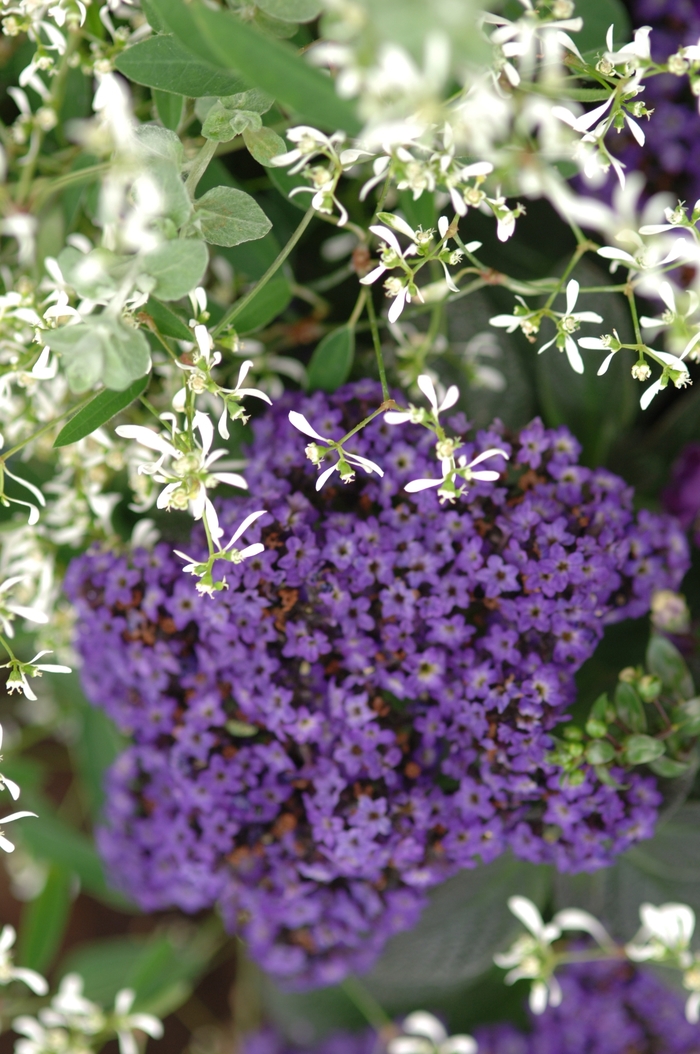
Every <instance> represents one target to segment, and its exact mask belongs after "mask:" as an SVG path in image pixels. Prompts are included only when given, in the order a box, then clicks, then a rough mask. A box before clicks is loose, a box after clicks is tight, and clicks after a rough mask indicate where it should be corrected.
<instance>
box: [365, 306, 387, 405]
mask: <svg viewBox="0 0 700 1054" xmlns="http://www.w3.org/2000/svg"><path fill="white" fill-rule="evenodd" d="M367 314H368V316H369V327H370V329H371V331H372V343H373V344H374V351H375V354H376V356H377V368H378V369H379V380H380V381H381V382H382V396H383V398H384V399H385V400H386V399H388V398H389V385H388V384H387V382H386V369H385V368H384V356H383V355H382V342H381V341H380V339H379V327H378V325H377V315H376V313H375V310H374V302H373V300H372V297H371V295H370V296H368V297H367Z"/></svg>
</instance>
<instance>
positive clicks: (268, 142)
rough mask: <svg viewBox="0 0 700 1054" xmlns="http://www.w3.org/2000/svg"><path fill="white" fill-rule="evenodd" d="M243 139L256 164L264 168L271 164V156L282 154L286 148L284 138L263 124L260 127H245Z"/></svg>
mask: <svg viewBox="0 0 700 1054" xmlns="http://www.w3.org/2000/svg"><path fill="white" fill-rule="evenodd" d="M243 139H244V141H245V145H246V146H247V147H248V150H249V151H250V152H251V154H252V155H253V157H254V158H255V160H256V161H257V162H258V164H260V165H265V167H266V168H269V167H270V166H271V164H272V158H273V157H277V156H278V155H279V154H283V153H284V152H285V150H286V149H287V147H286V144H285V142H284V139H281V138H280V136H278V135H277V132H273V131H272V129H271V128H266V127H265V126H264V125H263V127H262V128H246V129H245V131H244V132H243Z"/></svg>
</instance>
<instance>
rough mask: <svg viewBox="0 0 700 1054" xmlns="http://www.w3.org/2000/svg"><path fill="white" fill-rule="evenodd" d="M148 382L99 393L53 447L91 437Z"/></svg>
mask: <svg viewBox="0 0 700 1054" xmlns="http://www.w3.org/2000/svg"><path fill="white" fill-rule="evenodd" d="M188 335H189V331H188ZM148 382H149V377H148V376H146V377H139V379H138V380H137V381H134V383H133V384H130V385H129V387H128V388H127V389H125V391H123V392H110V391H104V392H100V393H99V395H96V396H95V398H94V399H93V400H92V402H89V403H88V404H87V406H84V407H83V409H82V410H80V411H79V412H78V413H77V414H76V415H75V417H71V419H70V421H69V422H68V424H67V425H64V426H63V428H62V429H61V431H60V432H59V433H58V435H57V436H56V440H55V442H54V446H69V445H70V444H71V443H77V442H78V441H79V440H80V439H84V438H85V436H89V435H92V433H93V432H94V431H95V430H96V429H98V428H100V427H101V426H102V425H104V424H106V423H107V421H111V420H112V418H113V417H115V416H116V415H117V414H118V413H119V412H120V411H121V410H124V409H126V407H127V406H130V405H131V403H133V401H134V399H138V397H139V395H141V393H142V392H144V391H145V390H146V388H147V387H148Z"/></svg>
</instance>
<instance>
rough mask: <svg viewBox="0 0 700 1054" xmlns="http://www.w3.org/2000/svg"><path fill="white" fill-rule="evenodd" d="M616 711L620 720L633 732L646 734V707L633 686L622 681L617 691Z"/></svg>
mask: <svg viewBox="0 0 700 1054" xmlns="http://www.w3.org/2000/svg"><path fill="white" fill-rule="evenodd" d="M615 710H616V711H617V716H618V717H619V718H620V720H621V721H622V722H623V724H625V725H626V726H627V728H630V729H631V730H632V731H633V732H646V727H647V719H646V714H645V713H644V705H643V703H642V700H641V699H640V698H639V696H638V695H637V693H636V692H635V690H634V688H633V687H632V685H631V684H627V682H626V681H620V682H619V683H618V685H617V687H616V689H615Z"/></svg>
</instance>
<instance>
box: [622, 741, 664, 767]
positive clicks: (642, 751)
mask: <svg viewBox="0 0 700 1054" xmlns="http://www.w3.org/2000/svg"><path fill="white" fill-rule="evenodd" d="M623 746H624V748H625V757H626V759H627V761H628V762H629V764H630V765H646V764H647V763H648V762H650V761H654V760H655V759H656V758H660V757H661V755H662V754H663V753H664V751H665V750H666V747H665V746H664V744H663V743H662V742H661V740H659V739H654V737H653V736H642V735H637V736H627V738H626V739H624V740H623Z"/></svg>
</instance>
